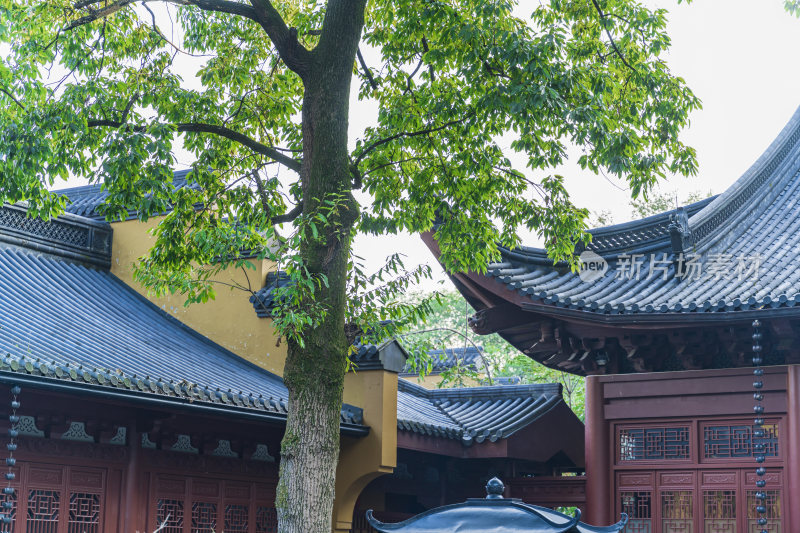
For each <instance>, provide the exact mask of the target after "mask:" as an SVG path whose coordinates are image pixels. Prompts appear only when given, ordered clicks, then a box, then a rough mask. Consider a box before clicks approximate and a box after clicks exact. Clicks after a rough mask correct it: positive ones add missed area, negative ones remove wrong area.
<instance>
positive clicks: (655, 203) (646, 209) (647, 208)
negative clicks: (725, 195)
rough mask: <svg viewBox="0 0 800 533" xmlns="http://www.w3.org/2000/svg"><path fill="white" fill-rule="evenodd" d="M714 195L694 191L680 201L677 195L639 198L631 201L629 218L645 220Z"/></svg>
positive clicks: (655, 194)
mask: <svg viewBox="0 0 800 533" xmlns="http://www.w3.org/2000/svg"><path fill="white" fill-rule="evenodd" d="M713 194H714V193H713V192H711V191H708V192H705V193H704V192H701V191H694V192H690V193H689V194H688V195H686V196H685V197H683V199H682V200H679V199H678V194H677V193H658V192H656V193H653V194H649V195H647V196H646V197H645V196H640V197H639V198H636V199H633V200H631V202H630V204H631V208H632V209H633V210H632V211H631V216H632V217H633V218H634V219H637V218H645V217H649V216H651V215H657V214H658V213H663V212H665V211H671V210H673V209H676V208H678V207H680V206H683V205H688V204H693V203H695V202H699V201H700V200H705V199H706V198H708V197H709V196H712V195H713Z"/></svg>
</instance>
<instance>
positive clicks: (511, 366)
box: [403, 291, 584, 420]
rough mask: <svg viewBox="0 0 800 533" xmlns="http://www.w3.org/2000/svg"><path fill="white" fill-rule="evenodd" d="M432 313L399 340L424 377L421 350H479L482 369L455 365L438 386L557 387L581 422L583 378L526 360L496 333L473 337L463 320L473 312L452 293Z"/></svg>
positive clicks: (419, 297)
mask: <svg viewBox="0 0 800 533" xmlns="http://www.w3.org/2000/svg"><path fill="white" fill-rule="evenodd" d="M427 297H429V295H414V296H412V298H411V299H412V301H413V300H420V301H421V300H422V299H423V298H427ZM432 307H433V310H432V312H431V313H430V314H429V315H428V316H427V318H426V319H425V320H424V322H423V321H421V322H420V323H419V324H418V325H417V328H416V329H415V330H414V331H412V332H411V333H410V334H407V335H405V336H404V337H403V340H404V344H405V345H406V346H407V347H409V348H410V351H411V353H412V354H414V355H415V357H414V358H413V360H412V364H413V365H415V368H416V369H417V370H418V371H420V373H421V374H423V375H424V374H425V373H427V372H429V371H430V369H431V367H432V364H433V362H434V361H432V360H431V359H430V358H426V357H424V352H425V350H428V349H431V348H435V349H443V348H454V347H464V348H466V347H469V346H482V347H483V351H484V359H485V360H486V367H482V365H479V366H478V368H477V371H476V370H473V369H472V368H469V367H466V366H465V365H458V366H456V367H454V368H451V369H449V370H447V371H445V372H443V373H442V376H443V379H442V381H441V383H440V384H439V386H441V387H453V386H463V385H464V384H465V382H466V380H467V379H468V378H472V379H481V378H482V379H484V382H485V383H486V384H487V385H488V384H492V383H493V382H494V378H497V377H518V378H520V382H521V383H561V385H562V386H563V392H564V399H565V400H566V402H567V404H568V405H569V406H570V407H571V408H572V410H573V411H575V414H577V415H578V417H580V419H581V420H583V414H584V378H583V377H582V376H575V375H572V374H568V373H567V372H563V371H560V370H553V369H551V368H547V367H546V366H544V365H541V364H539V363H537V362H536V361H534V360H533V359H531V358H530V357H528V356H526V355H523V354H521V353H520V352H519V351H518V350H517V349H516V348H514V347H513V346H511V345H510V344H509V343H508V342H506V341H505V340H504V339H503V338H502V337H500V335H498V334H497V333H492V334H491V335H477V334H475V333H474V332H473V331H472V330H471V329H470V328H469V326H468V324H467V320H468V319H469V317H470V316H471V315H472V314H473V313H475V310H474V309H473V308H472V307H471V306H470V305H469V304H468V303H467V301H466V300H465V299H464V297H463V296H461V294H459V293H458V292H456V291H446V292H443V293H441V294H440V295H439V297H438V299H437V300H436V302H435V303H433V304H432Z"/></svg>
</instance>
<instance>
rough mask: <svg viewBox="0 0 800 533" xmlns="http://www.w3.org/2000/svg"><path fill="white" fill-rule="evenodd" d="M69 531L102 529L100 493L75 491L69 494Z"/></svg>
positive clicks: (82, 532)
mask: <svg viewBox="0 0 800 533" xmlns="http://www.w3.org/2000/svg"><path fill="white" fill-rule="evenodd" d="M67 529H68V532H69V533H98V532H99V531H100V495H99V494H91V493H84V492H73V493H72V494H70V496H69V526H68V528H67Z"/></svg>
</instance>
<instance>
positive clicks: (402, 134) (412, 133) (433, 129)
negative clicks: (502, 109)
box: [353, 115, 470, 167]
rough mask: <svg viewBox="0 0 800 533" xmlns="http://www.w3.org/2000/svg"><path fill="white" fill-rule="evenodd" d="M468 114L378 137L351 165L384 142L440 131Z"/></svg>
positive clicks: (461, 120)
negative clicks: (412, 129) (431, 125)
mask: <svg viewBox="0 0 800 533" xmlns="http://www.w3.org/2000/svg"><path fill="white" fill-rule="evenodd" d="M469 116H470V115H467V116H465V117H464V118H460V119H458V120H451V121H448V122H445V123H444V124H441V125H439V126H436V127H431V128H425V129H424V130H419V131H403V132H400V133H396V134H394V135H390V136H389V137H386V138H384V139H380V140H378V141H375V142H374V143H372V144H370V145H369V146H367V147H366V148H364V151H363V152H361V154H359V156H358V157H357V158H356V160H355V163H353V165H354V166H356V167H357V166H358V165H359V163H361V161H363V160H364V158H365V157H366V156H367V154H368V153H370V152H371V151H373V150H374V149H376V148H378V147H379V146H381V145H384V144H386V143H389V142H392V141H394V140H395V139H399V138H401V137H417V136H419V135H427V134H428V133H434V132H437V131H441V130H443V129H445V128H449V127H450V126H455V125H456V124H460V123H462V122H464V120H466V119H467V118H469Z"/></svg>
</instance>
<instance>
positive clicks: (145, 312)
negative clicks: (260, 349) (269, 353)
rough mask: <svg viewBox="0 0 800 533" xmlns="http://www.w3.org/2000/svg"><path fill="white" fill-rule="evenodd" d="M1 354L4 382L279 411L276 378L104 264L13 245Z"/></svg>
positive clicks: (1, 255) (5, 258)
mask: <svg viewBox="0 0 800 533" xmlns="http://www.w3.org/2000/svg"><path fill="white" fill-rule="evenodd" d="M77 219H78V217H74V216H73V217H71V218H70V220H71V221H72V222H75V221H76V220H77ZM87 222H88V221H87ZM26 224H28V225H30V224H42V225H46V224H49V223H47V222H43V221H41V220H36V219H27V221H26ZM90 225H91V223H90ZM5 229H6V228H4V227H1V226H0V233H3V231H5ZM54 242H55V241H54ZM0 243H2V239H0ZM54 248H57V245H54ZM54 251H55V252H57V251H58V250H54ZM0 356H2V359H1V360H0V376H4V377H5V380H8V379H9V377H12V378H13V376H14V375H19V376H20V379H22V375H23V374H24V375H25V377H26V379H27V378H28V377H35V378H38V379H39V381H40V382H41V383H44V384H46V383H53V384H54V386H56V385H55V384H56V382H64V381H70V382H74V383H80V384H83V385H87V386H93V387H106V388H109V387H110V388H114V389H124V390H126V391H130V392H132V393H138V392H146V393H150V394H151V395H152V396H153V397H154V398H155V397H156V396H160V397H162V398H161V399H164V398H167V399H172V400H174V401H176V402H184V401H189V402H193V403H194V404H195V405H202V404H222V405H226V406H230V407H232V408H237V407H239V408H245V409H251V410H256V411H260V412H264V413H273V414H275V415H278V418H280V417H285V415H286V402H287V398H288V392H287V390H286V387H285V386H284V384H283V381H282V379H281V378H280V377H278V376H276V375H274V374H272V373H270V372H267V371H266V370H263V369H261V368H259V367H257V366H256V365H253V364H251V363H249V362H247V361H246V360H244V359H242V358H240V357H238V356H236V355H235V354H233V353H232V352H230V351H228V350H226V349H224V348H222V347H221V346H219V345H217V344H215V343H214V342H212V341H210V340H208V339H207V338H205V337H203V336H202V335H200V334H198V333H197V332H195V331H194V330H192V329H190V328H188V327H186V326H185V325H184V324H182V323H181V322H179V321H178V320H177V319H175V318H173V317H172V316H170V315H169V314H167V313H166V312H164V311H162V310H161V309H159V308H158V307H156V306H155V305H153V304H151V303H150V302H149V301H148V300H146V299H145V298H144V297H142V296H141V295H140V294H138V293H137V292H135V291H134V290H133V289H131V288H130V287H128V286H127V285H126V284H125V283H123V282H122V281H120V280H119V279H118V278H116V277H115V276H113V275H112V274H111V273H110V272H108V271H107V270H106V269H103V268H94V267H91V266H87V265H84V264H81V263H79V262H75V261H70V260H65V259H64V258H62V257H58V256H56V255H53V254H50V253H40V252H37V251H35V250H32V249H30V248H25V247H22V246H19V245H9V244H0ZM341 421H342V424H343V425H352V424H359V423H361V413H360V410H358V409H355V408H349V407H348V408H345V409H344V410H343V411H342V420H341Z"/></svg>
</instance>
